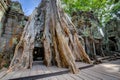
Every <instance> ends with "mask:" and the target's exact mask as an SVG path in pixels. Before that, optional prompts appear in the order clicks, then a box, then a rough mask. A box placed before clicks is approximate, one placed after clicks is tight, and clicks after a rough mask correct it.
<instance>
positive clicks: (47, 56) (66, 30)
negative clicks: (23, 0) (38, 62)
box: [9, 0, 91, 73]
mask: <svg viewBox="0 0 120 80" xmlns="http://www.w3.org/2000/svg"><path fill="white" fill-rule="evenodd" d="M35 43H37V44H42V46H43V47H44V64H45V65H46V66H51V65H57V66H58V67H67V68H69V69H70V70H71V72H73V73H77V72H78V69H77V67H76V65H75V61H76V60H83V61H85V62H87V63H90V62H91V61H90V59H89V57H88V55H87V54H86V52H85V51H84V49H83V48H82V45H81V43H80V41H79V39H78V35H77V32H76V30H75V26H74V25H73V23H72V22H71V20H70V19H69V17H68V16H67V15H66V14H65V13H64V11H63V9H62V8H61V4H60V0H42V2H41V4H40V5H39V6H38V7H37V8H36V9H35V10H34V12H33V14H32V15H31V18H30V19H29V22H28V23H27V25H26V26H25V29H24V32H23V34H22V37H21V40H20V42H19V44H18V45H17V46H16V49H15V54H14V57H13V60H12V62H11V65H10V67H9V70H16V69H26V68H30V67H32V62H33V58H32V57H33V55H32V52H33V49H34V47H35Z"/></svg>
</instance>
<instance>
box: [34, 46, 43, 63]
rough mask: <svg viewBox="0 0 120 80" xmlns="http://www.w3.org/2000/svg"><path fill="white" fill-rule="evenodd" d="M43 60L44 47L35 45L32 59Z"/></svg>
mask: <svg viewBox="0 0 120 80" xmlns="http://www.w3.org/2000/svg"><path fill="white" fill-rule="evenodd" d="M43 60H44V48H43V47H35V48H34V50H33V61H43Z"/></svg>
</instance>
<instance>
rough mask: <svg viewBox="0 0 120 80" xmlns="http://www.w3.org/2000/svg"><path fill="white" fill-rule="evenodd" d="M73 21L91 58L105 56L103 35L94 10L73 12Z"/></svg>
mask: <svg viewBox="0 0 120 80" xmlns="http://www.w3.org/2000/svg"><path fill="white" fill-rule="evenodd" d="M72 22H73V23H74V24H75V25H76V27H77V32H78V34H79V35H80V36H82V37H79V39H80V40H81V41H82V43H83V46H84V48H85V50H86V52H87V54H89V56H90V57H91V59H93V58H94V59H96V55H99V56H104V54H103V50H102V45H101V43H102V39H103V37H102V35H101V33H100V23H99V20H98V19H97V17H95V16H94V14H93V13H92V11H91V12H86V11H79V12H73V14H72Z"/></svg>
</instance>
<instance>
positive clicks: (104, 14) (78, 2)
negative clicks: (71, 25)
mask: <svg viewBox="0 0 120 80" xmlns="http://www.w3.org/2000/svg"><path fill="white" fill-rule="evenodd" d="M62 1H63V7H64V9H65V11H66V12H67V13H69V14H70V15H71V14H72V12H76V11H80V10H81V11H94V14H95V15H96V16H97V17H98V19H99V21H100V23H101V25H104V24H105V23H106V22H108V21H109V20H110V19H111V18H113V17H114V14H115V13H117V12H118V11H120V5H119V4H120V1H119V0H62Z"/></svg>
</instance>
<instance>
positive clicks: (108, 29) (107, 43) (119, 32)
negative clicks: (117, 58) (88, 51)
mask: <svg viewBox="0 0 120 80" xmlns="http://www.w3.org/2000/svg"><path fill="white" fill-rule="evenodd" d="M119 15H120V14H118V15H117V17H115V18H113V19H111V20H110V21H109V22H108V23H107V24H106V26H105V28H104V33H105V38H104V42H103V46H104V50H105V51H115V52H120V17H119ZM112 54H113V53H112Z"/></svg>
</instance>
